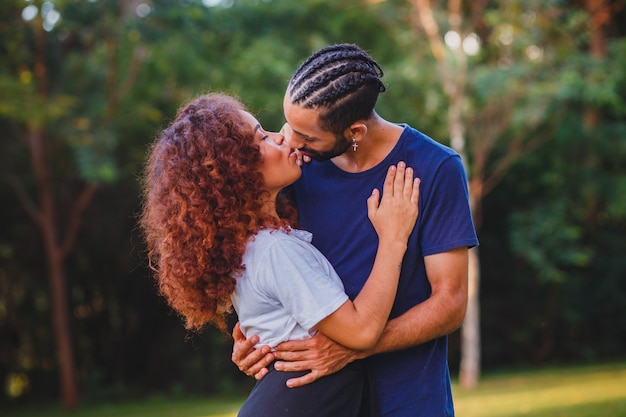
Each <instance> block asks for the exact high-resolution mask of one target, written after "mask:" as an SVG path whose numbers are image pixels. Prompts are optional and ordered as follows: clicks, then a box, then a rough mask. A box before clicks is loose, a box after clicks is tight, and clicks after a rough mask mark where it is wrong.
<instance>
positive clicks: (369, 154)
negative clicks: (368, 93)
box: [332, 114, 403, 172]
mask: <svg viewBox="0 0 626 417" xmlns="http://www.w3.org/2000/svg"><path fill="white" fill-rule="evenodd" d="M402 131H403V128H402V126H398V125H397V124H394V123H391V122H388V121H386V120H384V119H383V118H381V117H380V116H378V115H377V114H374V116H373V117H372V118H371V119H370V120H368V122H367V134H366V135H365V137H364V138H363V139H362V140H361V141H359V143H358V147H357V149H356V151H355V150H353V149H352V147H350V148H349V149H348V150H347V151H346V152H344V153H343V154H341V155H339V156H337V157H335V158H333V159H332V162H333V163H334V164H335V165H337V167H338V168H341V169H342V170H344V171H346V172H362V171H366V170H368V169H371V168H373V167H375V166H376V165H378V164H379V163H381V162H382V161H383V160H384V159H385V158H386V157H387V155H389V152H391V151H392V149H393V148H394V147H395V146H396V143H398V139H400V135H401V134H402Z"/></svg>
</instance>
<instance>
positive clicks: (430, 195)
mask: <svg viewBox="0 0 626 417" xmlns="http://www.w3.org/2000/svg"><path fill="white" fill-rule="evenodd" d="M357 152H358V151H357ZM400 161H404V162H406V163H407V166H410V167H412V168H413V169H414V170H415V176H416V177H419V178H420V179H421V183H420V200H419V216H418V220H417V224H416V227H415V229H414V230H413V232H412V234H411V236H410V238H409V243H408V249H407V252H406V254H405V256H404V260H403V263H402V272H401V274H400V281H399V286H398V293H397V296H396V299H395V302H394V306H393V309H392V311H391V316H390V318H394V317H397V316H399V315H401V314H402V313H404V312H406V311H407V310H409V309H410V308H411V307H413V306H415V305H416V304H419V303H421V302H422V301H424V300H426V299H427V298H428V297H429V296H430V294H431V288H430V284H429V282H428V279H427V277H426V271H425V268H424V256H427V255H433V254H436V253H441V252H446V251H449V250H452V249H455V248H458V247H463V246H466V247H472V246H475V245H477V244H478V240H477V238H476V233H475V230H474V225H473V223H472V218H471V213H470V209H469V204H468V191H467V177H466V174H465V170H464V168H463V164H462V162H461V158H460V157H459V155H458V154H457V153H456V152H454V151H453V150H452V149H450V148H448V147H446V146H443V145H441V144H439V143H437V142H435V141H434V140H432V139H430V138H429V137H427V136H425V135H424V134H422V133H420V132H419V131H417V130H415V129H413V128H411V127H409V126H404V131H403V133H402V135H401V136H400V138H399V140H398V143H397V144H396V146H395V147H394V149H393V150H392V151H391V152H390V153H389V155H387V157H386V158H385V159H384V160H383V161H382V162H381V163H380V164H378V165H377V166H375V167H373V168H371V169H369V170H366V171H363V172H357V173H350V172H345V171H343V170H341V169H339V168H338V167H337V166H336V165H334V164H333V163H332V162H331V161H324V162H316V161H313V162H311V163H310V164H305V166H304V168H303V172H302V178H300V180H298V181H297V182H296V183H295V184H294V186H293V192H294V198H295V200H296V203H297V207H298V210H299V216H300V227H301V228H302V229H304V230H308V231H310V232H311V233H313V244H314V245H315V246H316V247H317V248H318V249H319V250H320V251H321V252H322V253H323V254H324V255H325V256H326V257H327V258H328V259H329V261H330V262H331V264H332V265H333V267H334V268H335V270H336V271H337V273H338V274H339V276H340V277H341V279H342V281H343V283H344V286H345V290H346V293H347V294H348V295H349V296H350V298H351V299H354V298H355V297H356V296H357V295H358V293H359V291H360V290H361V288H362V287H363V285H364V283H365V281H366V279H367V277H368V276H369V274H370V272H371V270H372V266H373V263H374V258H375V256H376V250H377V246H378V236H377V234H376V231H375V230H374V227H373V226H372V224H371V223H370V221H369V219H368V217H367V198H368V197H369V196H370V195H371V193H372V190H373V189H374V188H378V189H379V190H381V191H382V186H383V182H384V179H385V176H386V174H387V169H388V168H389V166H390V165H394V164H397V163H398V162H400ZM447 350H448V346H447V337H446V336H444V337H441V338H438V339H435V340H433V341H431V342H428V343H425V344H422V345H419V346H415V347H412V348H409V349H405V350H402V351H398V352H391V353H385V354H380V355H376V356H373V357H371V358H368V361H369V364H370V366H371V369H372V372H373V375H374V379H375V384H376V390H377V392H378V394H379V395H378V396H379V403H380V407H381V413H382V416H384V417H389V416H394V417H400V416H437V417H442V416H452V415H454V411H453V404H452V395H451V390H450V376H449V372H448V364H447Z"/></svg>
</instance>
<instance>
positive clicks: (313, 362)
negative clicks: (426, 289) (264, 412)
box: [275, 247, 468, 387]
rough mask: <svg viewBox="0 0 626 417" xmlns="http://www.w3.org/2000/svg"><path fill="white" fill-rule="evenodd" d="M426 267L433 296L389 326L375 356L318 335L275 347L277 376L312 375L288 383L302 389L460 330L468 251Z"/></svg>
mask: <svg viewBox="0 0 626 417" xmlns="http://www.w3.org/2000/svg"><path fill="white" fill-rule="evenodd" d="M424 262H425V266H426V275H427V276H428V280H429V282H430V285H431V288H432V293H431V296H430V297H429V298H428V299H427V300H426V301H424V302H422V303H420V304H418V305H416V306H414V307H413V308H411V309H410V310H408V311H407V312H405V313H404V314H402V315H401V316H399V317H397V318H395V319H393V320H390V321H389V322H388V323H387V326H386V327H385V330H384V331H383V334H382V336H381V338H380V339H379V341H378V343H377V344H376V346H375V347H374V349H373V350H371V351H368V352H359V351H353V350H350V349H347V348H345V347H343V346H341V345H339V344H337V343H334V342H333V341H332V340H330V339H328V338H327V337H325V336H323V335H321V334H318V335H316V336H315V337H314V338H311V339H307V340H304V341H290V342H285V343H282V344H280V345H278V346H277V348H276V352H275V354H276V358H277V359H280V360H282V361H281V362H277V363H276V364H275V366H276V369H277V370H280V371H304V370H311V372H310V373H309V374H306V375H304V376H302V377H300V378H294V379H290V380H289V381H287V385H288V386H289V387H297V386H301V385H306V384H309V383H311V382H313V381H315V380H316V379H318V378H320V377H322V376H324V375H328V374H331V373H333V372H337V371H338V370H339V369H341V368H343V367H344V366H346V365H347V364H348V363H350V362H352V361H354V360H355V359H360V358H364V357H367V356H370V355H373V354H376V353H382V352H390V351H395V350H400V349H405V348H408V347H411V346H415V345H419V344H422V343H425V342H428V341H429V340H432V339H435V338H437V337H441V336H443V335H446V334H448V333H450V332H452V331H454V330H456V329H457V328H459V326H460V325H461V323H462V322H463V318H464V317H465V310H466V307H467V275H468V249H467V248H465V247H462V248H457V249H454V250H451V251H448V252H443V253H439V254H435V255H430V256H427V257H425V258H424Z"/></svg>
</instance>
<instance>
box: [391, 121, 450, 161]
mask: <svg viewBox="0 0 626 417" xmlns="http://www.w3.org/2000/svg"><path fill="white" fill-rule="evenodd" d="M401 152H402V153H403V154H404V155H405V158H407V162H409V161H412V162H413V163H419V164H426V163H428V164H435V165H439V164H441V163H443V162H444V161H446V160H448V159H450V158H460V156H459V154H458V153H457V152H456V151H455V150H454V149H452V148H450V147H449V146H447V145H444V144H443V143H441V142H438V141H436V140H434V139H433V138H431V137H430V136H428V135H426V134H425V133H422V132H421V131H419V130H417V129H415V128H413V127H411V126H409V125H405V129H404V132H403V133H402V148H401Z"/></svg>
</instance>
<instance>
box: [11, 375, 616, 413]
mask: <svg viewBox="0 0 626 417" xmlns="http://www.w3.org/2000/svg"><path fill="white" fill-rule="evenodd" d="M453 391H454V400H455V408H456V414H457V416H458V417H516V416H524V417H626V363H618V364H611V365H598V366H586V367H572V368H555V369H543V370H539V371H525V372H508V373H498V374H493V375H487V376H485V377H483V379H482V381H481V384H480V386H479V387H478V388H476V389H473V390H463V389H461V388H459V386H458V385H457V384H456V383H455V384H453ZM240 404H241V400H232V399H230V400H228V399H219V398H211V399H206V398H203V399H200V398H186V399H181V398H151V399H146V400H144V401H135V402H128V403H125V402H116V403H107V404H97V405H84V406H83V407H81V409H80V410H77V411H74V412H63V411H61V410H59V408H58V407H56V406H51V407H41V406H38V407H36V406H32V407H26V408H24V409H21V410H17V411H14V412H10V413H8V414H7V413H1V414H2V415H3V416H6V417H41V416H45V417H114V416H115V417H235V416H236V415H237V410H238V408H239V405H240Z"/></svg>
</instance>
